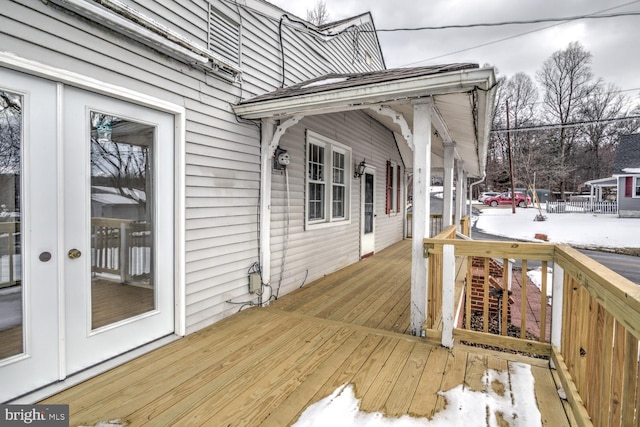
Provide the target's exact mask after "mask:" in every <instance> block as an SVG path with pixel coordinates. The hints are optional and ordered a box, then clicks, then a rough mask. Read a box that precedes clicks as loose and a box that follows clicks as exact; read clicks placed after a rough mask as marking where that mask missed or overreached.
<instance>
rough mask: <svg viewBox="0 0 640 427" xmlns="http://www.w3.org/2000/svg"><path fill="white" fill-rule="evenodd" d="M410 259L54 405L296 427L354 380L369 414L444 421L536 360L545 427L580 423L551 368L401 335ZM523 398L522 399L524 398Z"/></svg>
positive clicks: (143, 421)
mask: <svg viewBox="0 0 640 427" xmlns="http://www.w3.org/2000/svg"><path fill="white" fill-rule="evenodd" d="M405 250H406V252H405V255H404V257H405V259H404V264H403V263H402V262H401V260H400V258H402V257H401V256H400V255H401V254H402V253H403V252H404V251H405ZM392 258H397V259H396V261H390V259H392ZM409 263H410V246H409V245H408V244H407V242H402V243H400V244H398V245H395V246H394V247H392V248H390V249H388V250H386V251H383V252H380V253H379V254H376V255H375V256H374V257H372V258H370V259H367V260H364V261H361V262H359V263H357V264H355V265H354V266H351V267H349V268H347V269H344V270H341V271H340V272H337V273H335V274H333V275H329V276H326V277H325V278H323V279H321V280H319V281H317V282H314V283H310V284H308V285H306V286H305V287H304V288H302V289H300V290H299V291H296V292H294V293H292V294H290V295H287V296H285V297H283V298H281V299H280V300H279V301H277V302H275V303H273V304H271V306H270V307H268V308H251V309H247V310H244V311H242V312H240V313H238V314H236V315H233V316H231V317H229V318H227V319H224V320H222V321H220V322H218V323H216V324H214V325H212V326H210V327H208V328H205V329H203V330H201V331H199V332H197V333H194V334H191V335H189V336H187V337H185V338H183V339H180V340H178V341H175V342H173V343H171V344H169V345H166V346H164V347H162V348H160V349H158V350H156V351H153V352H151V353H149V354H147V355H145V356H142V357H139V358H137V359H135V360H133V361H131V362H129V363H126V364H124V365H121V366H119V367H117V368H115V369H113V370H111V371H109V372H106V373H104V374H102V375H99V376H97V377H95V378H93V379H91V380H88V381H86V382H84V383H82V384H79V385H77V386H75V387H73V388H70V389H68V390H66V391H64V392H62V393H59V394H57V395H54V396H52V397H50V398H48V399H46V400H45V401H44V402H42V403H47V404H52V403H65V404H69V405H70V415H71V424H70V425H72V426H76V425H95V424H96V423H98V422H100V421H108V420H114V419H119V420H121V422H122V423H126V424H127V425H131V426H138V425H152V426H156V425H158V426H160V425H161V426H165V425H207V426H208V425H214V426H217V425H225V426H227V425H233V426H258V425H263V426H286V425H290V424H292V423H294V422H295V421H296V420H297V419H298V417H299V416H300V414H301V413H302V412H303V411H304V410H305V409H306V408H307V407H308V406H309V405H311V404H313V403H314V402H317V401H319V400H321V399H323V398H325V397H326V396H328V395H330V394H331V393H333V392H334V391H335V390H336V389H337V388H338V387H340V386H342V385H343V384H352V385H353V387H354V390H355V395H356V397H357V398H358V399H360V410H361V411H365V412H383V413H384V414H386V415H387V416H389V417H397V416H400V415H403V414H410V415H412V416H416V417H432V416H433V415H434V414H436V413H439V412H440V411H442V410H444V409H445V407H446V405H447V402H446V399H445V398H444V396H442V395H440V394H438V392H445V391H448V390H451V389H453V388H454V387H456V386H459V385H462V386H463V387H464V388H465V389H468V390H473V391H477V392H484V393H487V392H489V390H488V389H489V388H493V389H494V391H495V390H496V385H495V384H493V383H491V384H488V383H487V382H486V381H483V375H484V374H485V372H486V371H487V370H488V369H495V370H498V371H510V372H511V370H512V369H513V367H514V366H515V365H514V364H515V363H527V364H529V365H531V372H532V374H533V377H534V378H535V400H536V403H537V406H538V408H539V410H540V412H541V415H542V419H543V424H544V425H549V426H567V425H570V424H569V421H568V419H567V416H566V414H565V409H564V406H563V402H562V401H561V400H560V399H559V398H558V394H557V390H556V385H555V382H554V377H553V372H552V371H551V370H549V368H548V362H547V361H545V360H541V359H530V358H525V357H522V356H517V355H509V354H503V353H496V352H491V351H488V350H481V349H477V348H471V347H465V346H462V345H457V346H456V348H455V349H454V350H453V351H449V350H446V349H444V348H441V347H438V346H433V345H430V344H428V343H426V342H425V341H423V340H422V339H421V338H418V337H412V336H410V335H407V334H403V333H398V332H404V331H406V330H407V328H408V314H407V310H408V305H409V303H408V301H409V300H408V288H409V282H408V273H407V272H405V271H404V270H410V268H409ZM383 277H386V280H384V279H383ZM383 282H384V283H387V282H389V283H394V285H388V286H389V287H388V288H387V287H385V286H384V285H383ZM403 288H406V289H403ZM377 294H383V295H384V296H381V295H377ZM405 305H406V307H405ZM500 387H504V388H508V387H509V384H502V385H499V387H497V388H500ZM514 392H515V393H516V394H515V395H514V396H513V401H514V402H518V400H519V399H524V397H522V396H519V395H518V394H517V393H518V390H514ZM463 410H464V409H463ZM479 417H481V418H485V419H488V418H489V417H496V418H495V419H500V417H501V416H500V415H499V414H495V413H487V414H485V413H482V414H479ZM487 425H488V423H487ZM501 425H506V424H501ZM512 425H516V424H512Z"/></svg>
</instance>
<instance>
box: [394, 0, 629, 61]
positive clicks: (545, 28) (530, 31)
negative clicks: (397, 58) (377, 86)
mask: <svg viewBox="0 0 640 427" xmlns="http://www.w3.org/2000/svg"><path fill="white" fill-rule="evenodd" d="M639 2H640V0H634V1H630V2H628V3H624V4H621V5H618V6H614V7H609V8H607V9H602V10H599V11H597V12H593V13H592V14H590V15H588V16H592V15H593V16H595V15H597V14H599V13H604V12H608V11H610V10H613V9H619V8H621V7H625V6H630V5H632V4H634V3H639ZM569 22H571V21H562V22H558V23H556V24H553V25H547V26H546V27H542V28H537V29H534V30H529V31H525V32H524V33H519V34H515V35H512V36H509V37H504V38H501V39H498V40H493V41H490V42H487V43H482V44H479V45H475V46H471V47H468V48H464V49H460V50H456V51H455V52H450V53H446V54H443V55H438V56H433V57H431V58H426V59H421V60H419V61H413V62H410V63H408V64H404V65H403V66H404V67H406V66H409V65H415V64H419V63H421V62H427V61H433V60H435V59H440V58H444V57H447V56H451V55H455V54H457V53H462V52H467V51H470V50H474V49H477V48H480V47H485V46H489V45H492V44H497V43H500V42H503V41H506V40H511V39H515V38H518V37H521V36H526V35H528V34H532V33H536V32H539V31H544V30H548V29H549V28H553V27H557V26H560V25H564V24H567V23H569Z"/></svg>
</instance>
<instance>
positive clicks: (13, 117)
mask: <svg viewBox="0 0 640 427" xmlns="http://www.w3.org/2000/svg"><path fill="white" fill-rule="evenodd" d="M22 105H23V99H22V96H20V95H17V94H14V93H11V92H4V91H1V90H0V359H4V358H7V357H10V356H15V355H16V354H20V353H23V352H24V344H23V343H24V334H23V330H24V320H23V315H22V307H23V300H22V296H23V292H22V245H21V244H20V241H21V236H20V219H21V208H20V207H21V206H20V205H21V204H20V195H21V186H22V183H21V168H22V162H21V151H22V120H23V114H22Z"/></svg>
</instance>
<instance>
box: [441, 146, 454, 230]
mask: <svg viewBox="0 0 640 427" xmlns="http://www.w3.org/2000/svg"><path fill="white" fill-rule="evenodd" d="M454 148H455V145H454V144H453V143H445V144H444V184H443V185H444V192H443V195H444V204H443V207H442V228H445V227H448V226H450V225H451V224H452V222H451V217H452V216H453V160H454Z"/></svg>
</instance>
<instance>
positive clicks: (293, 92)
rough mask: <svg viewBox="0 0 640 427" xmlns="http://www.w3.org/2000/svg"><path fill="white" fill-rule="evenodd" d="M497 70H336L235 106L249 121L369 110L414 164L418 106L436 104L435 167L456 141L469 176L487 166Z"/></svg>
mask: <svg viewBox="0 0 640 427" xmlns="http://www.w3.org/2000/svg"><path fill="white" fill-rule="evenodd" d="M494 87H495V74H494V70H493V68H479V67H478V65H477V64H469V63H461V64H447V65H438V66H428V67H414V68H398V69H388V70H381V71H373V72H369V73H357V74H337V73H331V74H327V75H325V76H322V77H318V78H315V79H311V80H308V81H305V82H302V83H298V84H295V85H292V86H289V87H286V88H280V89H277V90H275V91H273V92H270V93H267V94H264V95H260V96H256V97H254V98H251V99H248V100H245V101H242V102H241V103H239V104H238V105H236V106H234V111H235V113H236V114H237V115H238V116H240V117H242V118H245V119H254V120H255V119H269V118H270V119H280V120H284V119H287V118H289V117H292V116H296V115H303V116H306V115H316V114H327V113H332V112H340V111H350V110H364V111H365V112H366V113H367V114H369V115H370V116H372V117H373V118H375V119H376V120H377V121H379V122H380V123H382V124H383V125H384V126H386V127H387V128H388V129H390V130H391V131H392V132H394V134H395V135H396V139H400V140H402V139H404V141H405V142H406V144H398V145H399V148H400V152H401V155H402V157H403V160H404V163H405V165H407V166H410V165H413V154H412V150H411V149H410V148H409V147H411V146H412V130H413V105H414V104H417V103H421V102H431V103H432V105H433V108H434V112H433V114H432V116H433V117H432V118H433V119H434V120H433V122H434V129H433V133H432V153H431V154H432V166H433V167H434V168H441V167H443V158H444V143H445V142H453V143H455V151H456V158H458V159H461V160H463V161H464V169H465V171H466V172H467V173H468V174H469V176H481V175H482V174H483V173H484V170H485V166H486V152H487V145H488V140H489V128H490V122H491V111H492V108H493V99H494Z"/></svg>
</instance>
